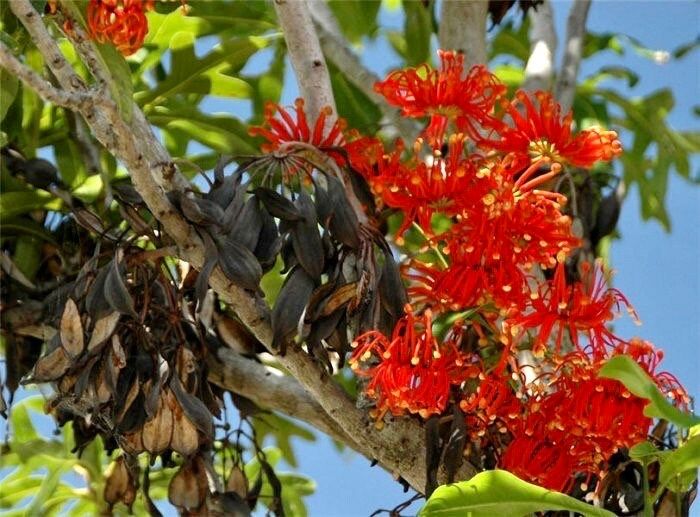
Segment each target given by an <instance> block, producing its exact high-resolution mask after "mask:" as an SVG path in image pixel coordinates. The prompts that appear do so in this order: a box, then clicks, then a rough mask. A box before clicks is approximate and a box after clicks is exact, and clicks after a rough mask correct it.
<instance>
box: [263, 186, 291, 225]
mask: <svg viewBox="0 0 700 517" xmlns="http://www.w3.org/2000/svg"><path fill="white" fill-rule="evenodd" d="M253 193H254V194H255V197H257V198H258V199H259V200H260V201H261V202H262V204H263V205H265V208H266V209H267V211H268V212H269V213H270V214H272V215H273V216H275V217H277V218H278V219H283V220H285V221H299V220H301V219H302V215H301V212H300V211H299V209H298V208H297V207H296V206H295V205H294V203H293V202H292V201H290V200H289V199H287V198H286V197H284V196H283V195H281V194H279V193H277V192H275V191H274V190H272V189H269V188H262V187H260V188H256V189H255V190H254V191H253Z"/></svg>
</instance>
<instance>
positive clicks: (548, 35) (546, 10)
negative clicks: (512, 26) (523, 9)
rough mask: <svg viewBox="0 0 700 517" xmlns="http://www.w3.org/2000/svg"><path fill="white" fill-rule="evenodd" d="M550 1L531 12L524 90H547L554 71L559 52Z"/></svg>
mask: <svg viewBox="0 0 700 517" xmlns="http://www.w3.org/2000/svg"><path fill="white" fill-rule="evenodd" d="M552 11H553V7H552V4H551V2H550V0H544V3H542V4H540V5H538V6H537V7H536V8H535V9H531V10H530V14H529V16H530V22H531V26H530V57H529V58H528V60H527V65H526V66H525V81H523V89H524V90H529V91H534V90H547V89H549V87H550V83H551V80H552V74H553V71H554V55H555V53H556V50H557V33H556V30H555V28H554V13H553V12H552Z"/></svg>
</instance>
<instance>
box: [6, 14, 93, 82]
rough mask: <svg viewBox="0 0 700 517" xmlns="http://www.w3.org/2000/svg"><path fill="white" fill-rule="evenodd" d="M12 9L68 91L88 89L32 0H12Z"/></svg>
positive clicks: (47, 63)
mask: <svg viewBox="0 0 700 517" xmlns="http://www.w3.org/2000/svg"><path fill="white" fill-rule="evenodd" d="M10 9H12V12H13V13H14V14H15V16H17V18H19V20H20V21H21V22H22V25H24V26H25V27H26V29H27V32H29V35H30V36H31V37H32V41H33V42H34V44H35V45H36V46H37V48H38V49H39V52H41V55H42V56H43V57H44V60H45V61H46V65H47V66H48V67H49V68H50V69H51V71H52V72H53V73H54V75H55V76H56V79H58V83H59V84H60V85H61V86H62V87H63V88H64V89H65V90H68V91H85V90H86V89H87V87H86V86H85V83H84V82H83V80H82V79H81V78H80V77H79V76H78V74H77V73H76V72H75V70H73V67H71V66H70V63H68V60H67V59H66V58H65V57H64V56H63V54H62V53H61V50H60V49H59V48H58V44H57V43H56V42H55V41H54V39H53V38H52V37H51V35H50V34H49V31H48V30H46V26H45V25H44V22H43V21H42V19H41V15H40V14H39V13H38V12H37V10H36V9H34V7H33V6H32V4H31V2H29V0H10Z"/></svg>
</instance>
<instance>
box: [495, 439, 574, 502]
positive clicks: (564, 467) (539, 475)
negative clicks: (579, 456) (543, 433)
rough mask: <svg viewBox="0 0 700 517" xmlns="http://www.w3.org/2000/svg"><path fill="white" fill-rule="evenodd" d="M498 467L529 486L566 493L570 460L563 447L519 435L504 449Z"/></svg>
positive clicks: (571, 465)
mask: <svg viewBox="0 0 700 517" xmlns="http://www.w3.org/2000/svg"><path fill="white" fill-rule="evenodd" d="M499 467H501V468H503V469H505V470H507V471H509V472H511V473H512V474H515V475H516V476H518V477H519V478H520V479H524V480H526V481H529V482H530V483H534V484H536V485H539V486H542V487H544V488H549V489H552V490H558V491H564V492H566V491H567V490H566V487H567V485H570V484H571V481H572V479H571V477H572V472H573V471H574V458H573V457H572V456H571V455H569V454H567V444H566V443H553V442H551V441H549V440H543V439H542V438H540V437H539V436H527V435H525V434H520V435H518V436H516V437H515V438H514V439H513V441H512V442H510V444H509V445H508V447H507V448H506V450H505V452H504V453H503V455H502V457H501V459H500V462H499Z"/></svg>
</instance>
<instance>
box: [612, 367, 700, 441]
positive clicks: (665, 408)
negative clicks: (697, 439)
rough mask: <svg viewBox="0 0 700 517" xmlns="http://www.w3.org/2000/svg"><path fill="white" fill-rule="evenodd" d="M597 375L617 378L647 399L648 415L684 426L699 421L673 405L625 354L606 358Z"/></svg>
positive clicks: (698, 418)
mask: <svg viewBox="0 0 700 517" xmlns="http://www.w3.org/2000/svg"><path fill="white" fill-rule="evenodd" d="M598 376H599V377H604V378H607V379H615V380H618V381H620V382H621V383H622V384H624V385H625V388H627V389H628V390H629V391H630V392H631V393H632V394H634V395H636V396H637V397H641V398H645V399H648V400H649V404H647V406H646V407H645V408H644V414H645V415H646V416H648V417H652V418H663V419H664V420H668V421H669V422H671V423H673V424H676V425H677V426H679V427H686V428H689V427H692V426H693V425H695V424H698V423H700V417H697V416H696V415H693V414H692V413H685V412H683V411H681V410H679V409H678V408H676V407H675V406H673V405H672V404H671V403H670V402H669V401H668V400H667V399H666V397H664V395H663V394H662V393H661V392H660V391H659V388H658V386H657V385H656V383H655V382H654V381H653V379H652V378H651V377H649V375H648V374H647V372H645V371H644V369H643V368H642V367H641V366H639V364H637V362H636V361H635V360H634V359H632V358H631V357H629V356H627V355H618V356H615V357H613V358H612V359H610V360H608V361H607V362H606V363H605V365H603V367H602V368H601V369H600V372H599V373H598Z"/></svg>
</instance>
